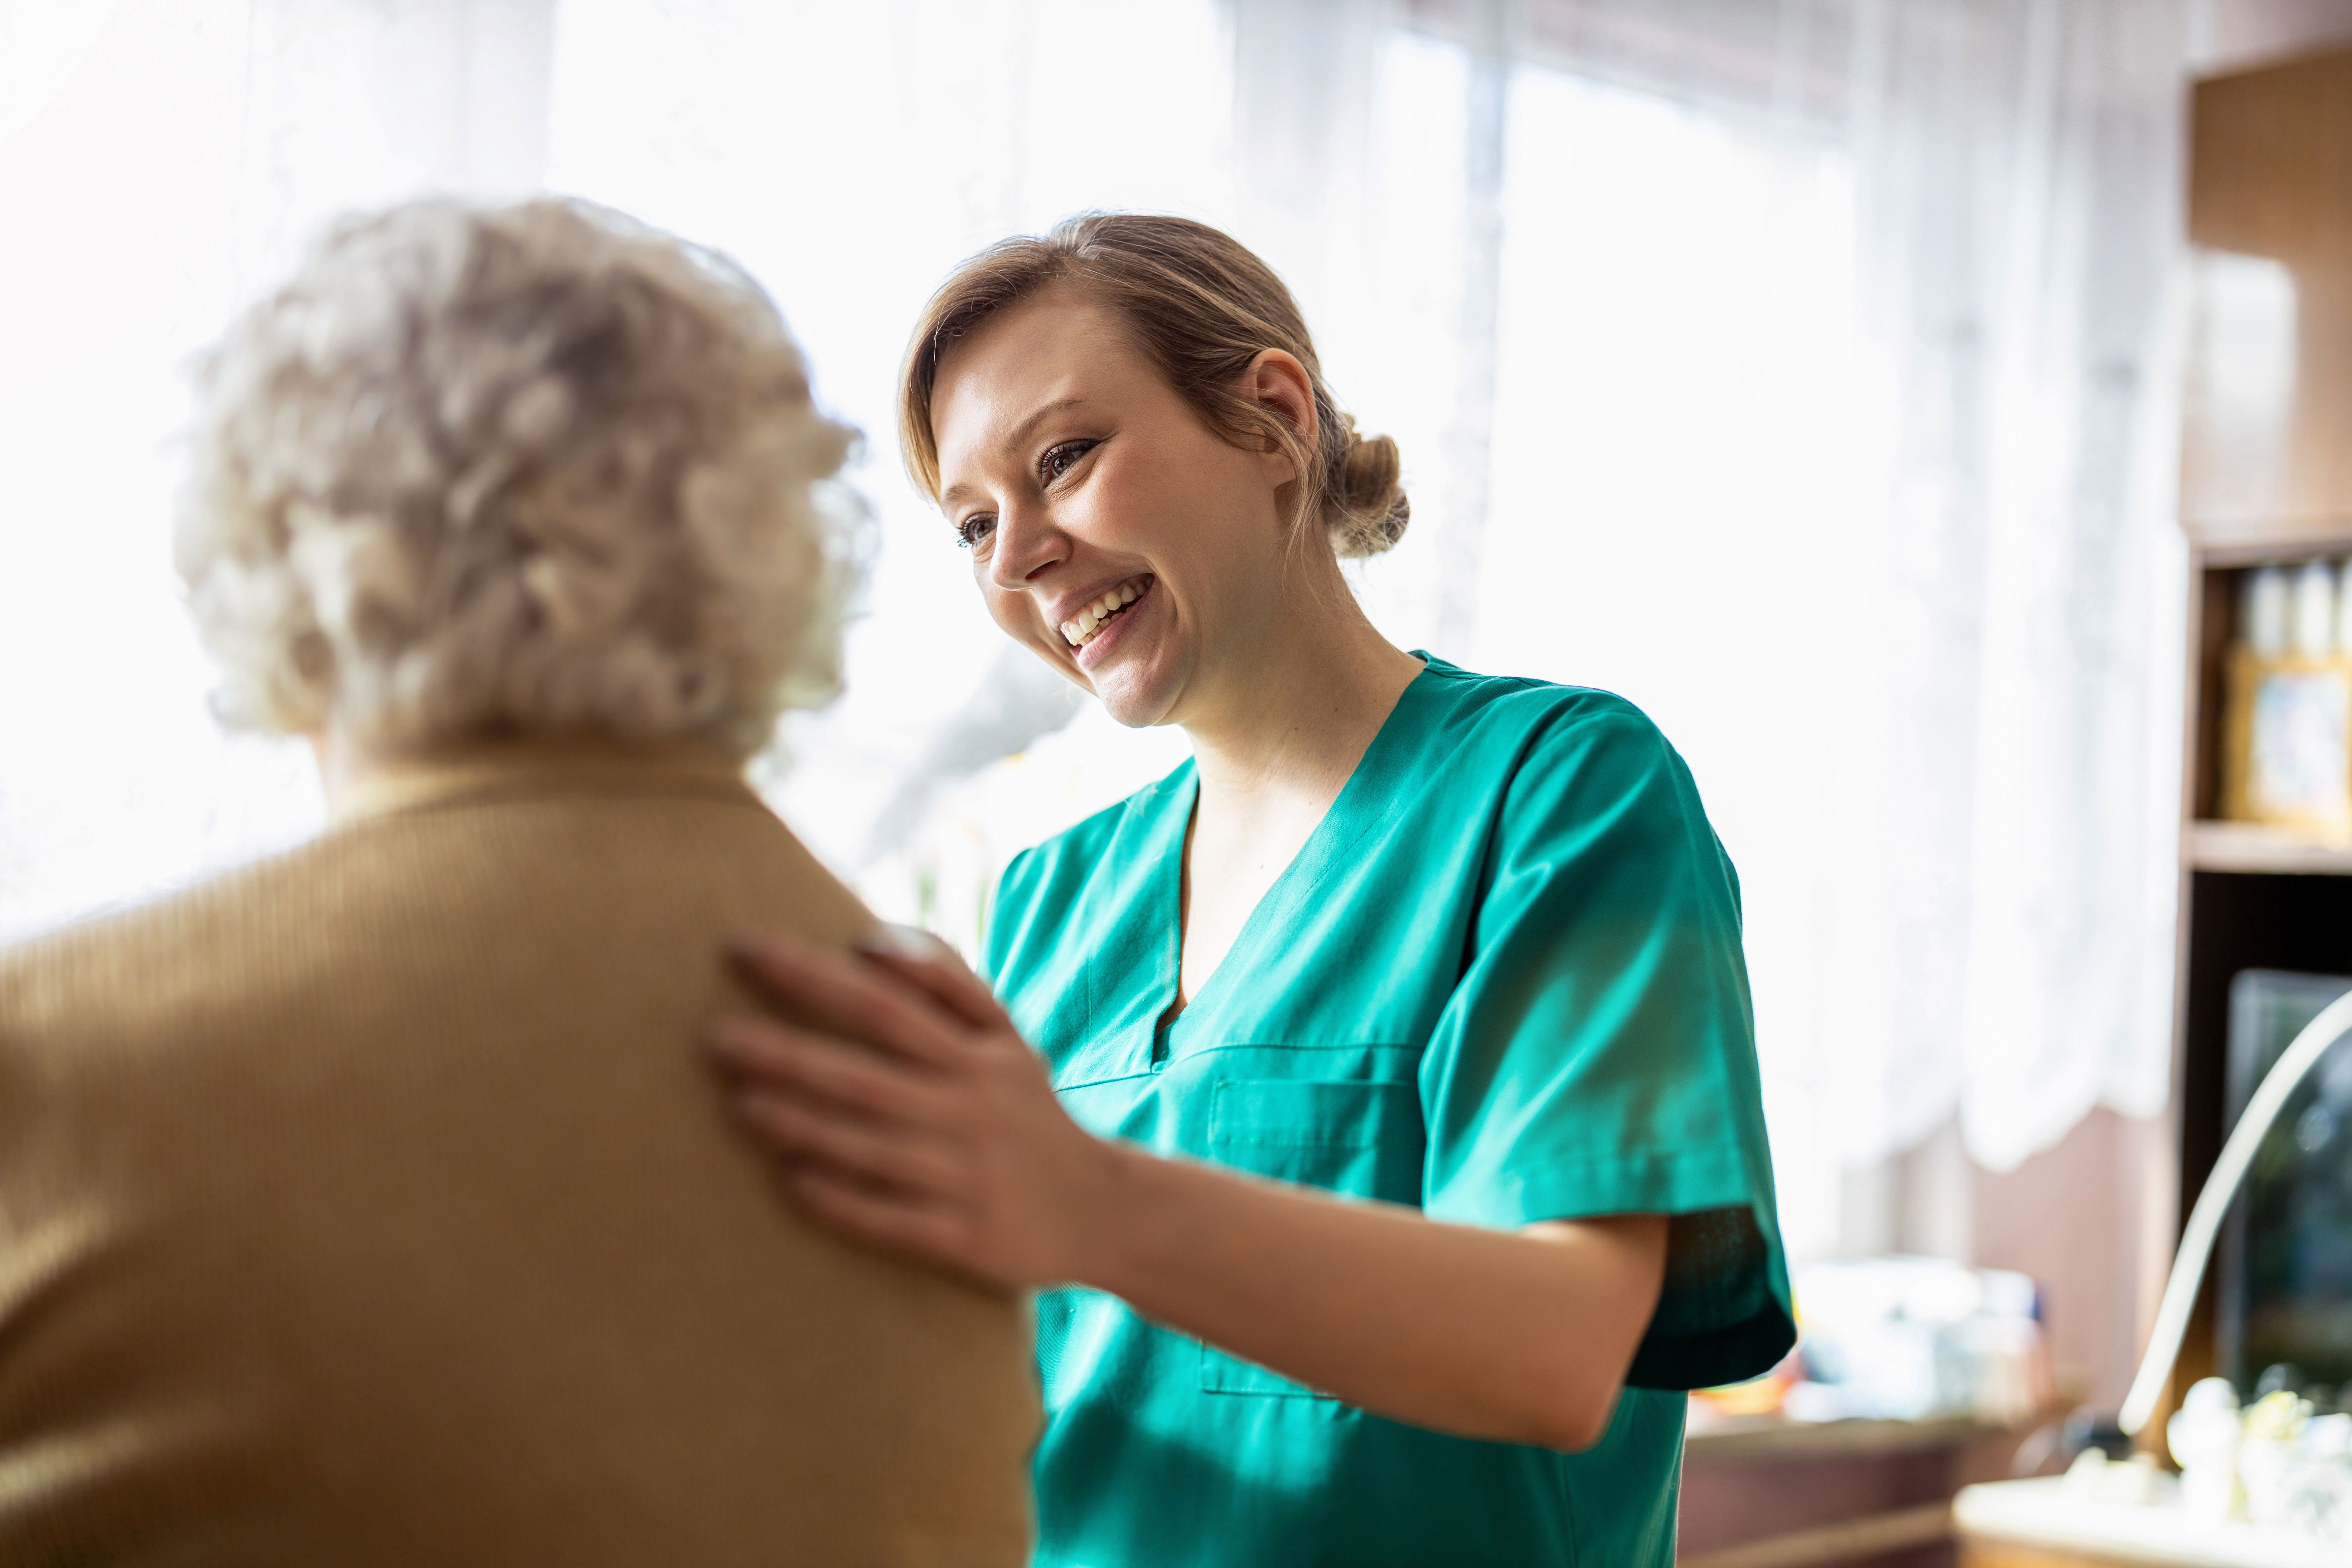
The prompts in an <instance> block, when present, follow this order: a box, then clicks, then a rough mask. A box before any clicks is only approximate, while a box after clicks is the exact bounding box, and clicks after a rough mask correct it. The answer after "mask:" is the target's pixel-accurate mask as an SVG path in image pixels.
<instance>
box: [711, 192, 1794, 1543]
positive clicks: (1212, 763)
mask: <svg viewBox="0 0 2352 1568" xmlns="http://www.w3.org/2000/svg"><path fill="white" fill-rule="evenodd" d="M901 411H902V436H903V438H904V442H905V446H906V449H907V455H908V466H909V468H910V469H911V471H912V472H913V474H914V476H915V478H916V479H917V481H918V482H919V484H921V485H922V486H923V487H924V489H926V490H927V491H928V492H929V493H930V494H932V495H934V496H935V497H937V498H938V500H939V501H940V506H941V508H942V509H943V510H944V511H945V513H946V515H947V518H948V521H949V522H950V524H951V525H952V528H953V530H954V537H955V539H956V540H957V542H960V543H961V544H963V545H964V546H966V547H968V548H969V549H970V550H971V557H972V566H973V573H974V576H975V578H976V579H977V581H978V584H979V587H980V591H981V594H982V597H983V598H984V599H985V600H986V602H987V605H988V608H989V613H990V614H991V615H992V616H993V617H994V618H995V620H996V622H997V624H998V625H999V626H1002V627H1003V629H1004V631H1005V633H1006V634H1007V635H1008V636H1010V637H1013V638H1014V639H1015V640H1017V641H1019V642H1021V643H1023V644H1024V645H1025V646H1027V647H1030V648H1031V649H1033V650H1034V652H1035V653H1036V654H1037V655H1038V656H1039V657H1040V658H1044V659H1045V660H1046V661H1047V662H1048V663H1049V664H1051V665H1053V666H1054V667H1055V668H1057V669H1059V670H1060V671H1062V672H1063V673H1064V674H1065V675H1066V676H1067V677H1068V678H1069V679H1071V680H1073V681H1075V682H1076V683H1077V684H1078V685H1079V686H1081V687H1083V688H1084V689H1087V690H1088V691H1091V692H1093V693H1094V694H1095V695H1096V696H1097V697H1098V698H1100V699H1101V700H1102V702H1103V703H1104V705H1105V707H1106V708H1107V709H1108V710H1109V711H1110V712H1111V714H1112V715H1113V716H1114V717H1115V718H1117V719H1118V720H1119V721H1120V722H1122V723H1125V724H1129V725H1144V724H1177V725H1181V727H1182V728H1183V729H1184V731H1185V732H1186V734H1187V736H1188V738H1189V739H1190V740H1191V742H1192V749H1193V760H1192V762H1190V763H1186V764H1185V765H1184V766H1182V767H1181V768H1179V769H1178V770H1177V771H1176V772H1175V773H1171V775H1169V777H1167V778H1166V779H1164V780H1162V781H1161V782H1160V783H1159V784H1155V785H1153V786H1151V787H1150V788H1149V789H1146V790H1144V791H1142V792H1140V793H1139V794H1138V795H1135V796H1133V797H1132V798H1130V799H1129V800H1128V801H1126V802H1124V803H1122V804H1121V805H1118V806H1116V807H1114V808H1112V809H1111V810H1109V811H1107V812H1104V813H1102V814H1100V815H1099V816H1095V817H1093V818H1091V819H1089V820H1088V821H1087V822H1084V823H1081V824H1080V825H1079V826H1076V827H1075V828H1072V829H1071V830H1069V831H1068V832H1066V833H1065V834H1062V835H1061V836H1059V837H1055V838H1054V839H1052V840H1049V841H1048V842H1046V843H1045V844H1044V845H1041V846H1039V847H1036V848H1034V849H1033V850H1030V851H1028V852H1027V853H1025V854H1024V855H1023V856H1021V857H1019V858H1017V859H1015V861H1014V862H1013V865H1012V866H1011V867H1010V868H1008V869H1007V871H1006V872H1005V876H1004V881H1003V889H1002V891H1001V893H1000V896H999V899H998V901H997V906H996V915H995V920H994V923H993V926H992V931H991V932H990V934H989V938H988V942H987V954H986V958H987V963H986V967H987V970H988V973H989V977H990V980H991V981H992V983H993V985H994V987H995V993H996V994H992V993H991V991H990V988H989V986H988V985H985V984H982V983H980V982H979V981H977V980H975V979H973V978H972V977H971V976H970V975H968V974H966V973H963V972H961V970H960V969H959V968H957V967H956V966H955V965H954V964H953V963H951V962H949V961H946V960H943V959H940V958H937V957H931V956H925V955H922V954H919V953H910V952H894V951H889V950H888V949H887V947H877V949H876V950H875V951H874V952H870V953H868V954H867V955H866V956H865V957H864V958H863V959H862V960H859V961H857V962H854V963H853V962H848V961H840V960H833V959H829V958H827V957H825V956H824V955H822V954H819V953H815V952H809V951H805V950H803V949H800V948H797V947H794V946H793V945H792V944H790V943H786V942H772V941H754V942H750V943H747V945H746V948H745V950H744V954H743V957H744V968H745V970H746V973H747V974H749V975H750V977H751V978H752V979H753V980H754V981H755V983H757V984H760V985H761V987H763V988H764V989H765V990H766V991H768V992H769V993H770V994H772V995H774V996H775V997H776V998H777V999H778V1000H780V1001H782V1002H783V1003H786V1004H788V1005H790V1007H791V1008H792V1009H793V1014H794V1016H796V1017H798V1018H799V1019H801V1020H803V1022H801V1023H798V1024H791V1023H786V1022H783V1021H781V1020H780V1019H777V1018H771V1017H752V1016H744V1017H737V1018H731V1019H729V1020H726V1021H725V1022H724V1023H722V1024H721V1025H720V1026H719V1028H718V1030H717V1031H716V1034H715V1038H714V1045H715V1047H716V1049H717V1050H718V1052H719V1058H720V1060H721V1062H722V1063H723V1064H724V1066H725V1067H726V1068H727V1069H728V1071H729V1073H730V1079H731V1081H732V1082H733V1084H734V1086H735V1089H736V1090H737V1093H738V1097H739V1103H740V1107H741V1109H742V1110H743V1113H744V1116H745V1119H746V1121H747V1123H748V1124H749V1125H750V1126H751V1128H752V1129H753V1130H754V1131H756V1132H757V1133H759V1134H760V1135H761V1137H762V1138H764V1139H765V1140H766V1141H767V1142H770V1143H771V1144H772V1145H773V1146H774V1147H775V1148H776V1149H777V1150H778V1151H779V1152H780V1154H781V1155H782V1158H783V1159H784V1160H785V1161H786V1162H787V1165H788V1169H789V1170H790V1172H791V1174H792V1184H793V1192H794V1194H796V1196H797V1198H798V1199H799V1201H800V1202H801V1203H802V1204H803V1205H804V1206H805V1207H806V1209H807V1210H808V1212H809V1213H811V1214H812V1215H814V1216H815V1217H816V1218H817V1219H818V1220H819V1221H820V1222H822V1223H824V1224H826V1225H829V1226H832V1227H834V1228H835V1229H836V1230H838V1231H839V1232H841V1233H842V1234H844V1235H845V1236H847V1237H852V1238H854V1239H856V1240H858V1241H861V1242H864V1243H866V1244H868V1245H872V1246H877V1247H884V1248H887V1249H890V1250H893V1251H897V1252H900V1253H903V1254H908V1255H910V1256H913V1257H916V1258H921V1259H924V1260H927V1261H929V1262H932V1263H935V1264H938V1265H941V1266H944V1267H947V1268H953V1269H956V1270H959V1271H961V1272H963V1273H966V1274H970V1275H974V1276H978V1277H980V1278H982V1279H987V1280H990V1281H993V1282H995V1283H997V1284H1000V1285H1002V1286H1004V1287H1007V1288H1012V1289H1025V1288H1036V1289H1041V1290H1042V1291H1043V1294H1042V1295H1041V1296H1040V1297H1039V1299H1038V1303H1037V1316H1038V1351H1039V1365H1040V1370H1041V1374H1042V1376H1043V1379H1044V1383H1045V1403H1046V1409H1047V1427H1046V1431H1045V1436H1044V1439H1043V1440H1042V1442H1041V1444H1040V1447H1039V1449H1038V1453H1037V1458H1036V1465H1035V1475H1036V1482H1037V1490H1038V1527H1039V1534H1040V1540H1039V1548H1038V1555H1037V1561H1038V1563H1045V1564H1072V1565H1075V1564H1080V1563H1086V1564H1092V1565H1094V1568H1142V1565H1146V1564H1159V1563H1168V1564H1178V1563H1186V1564H1190V1563H1219V1564H1222V1565H1225V1568H1255V1565H1256V1564H1266V1565H1269V1568H1270V1565H1273V1564H1277V1563H1278V1564H1283V1565H1285V1568H1290V1565H1296V1564H1301V1563H1348V1564H1356V1565H1363V1564H1381V1563H1398V1564H1406V1563H1412V1564H1426V1563H1450V1564H1479V1563H1496V1564H1503V1563H1508V1564H1513V1565H1528V1564H1540V1563H1562V1564H1565V1563H1579V1562H1581V1563H1609V1564H1612V1568H1614V1565H1630V1568H1649V1565H1655V1568H1665V1565H1666V1564H1668V1563H1671V1562H1672V1559H1673V1552H1674V1547H1673V1539H1674V1528H1673V1522H1674V1500H1675V1488H1676V1482H1677V1478H1678V1475H1679V1465H1680V1455H1681V1435H1682V1393H1683V1391H1684V1390H1686V1389H1689V1388H1693V1387H1699V1386H1705V1385H1707V1384H1717V1383H1725V1382H1730V1381H1734V1380H1737V1379H1739V1378H1742V1377H1747V1376H1751V1375H1754V1374H1757V1373H1761V1372H1763V1371H1764V1370H1766V1369H1767V1368H1769V1366H1770V1365H1771V1364H1772V1363H1773V1362H1774V1361H1776V1360H1777V1359H1778V1358H1779V1357H1780V1355H1781V1354H1782V1353H1783V1352H1785V1351H1786V1350H1787V1349H1788V1347H1789V1344H1790V1342H1791V1340H1792V1338H1793V1328H1792V1324H1791V1321H1790V1311H1789V1304H1788V1300H1789V1299H1788V1284H1787V1279H1786V1271H1785V1268H1784V1266H1783V1263H1782V1259H1781V1256H1780V1239H1779V1234H1778V1229H1777V1226H1776V1222H1775V1219H1774V1213H1773V1201H1772V1190H1771V1176H1770V1166H1769V1157H1768V1154H1767V1151H1766V1147H1765V1140H1764V1131H1763V1125H1762V1118H1761V1113H1760V1109H1759V1095H1758V1088H1757V1074H1756V1062H1755V1051H1754V1046H1753V1041H1752V1029H1751V1026H1750V1020H1749V1014H1748V987H1747V976H1746V971H1745V968H1744V965H1743V963H1742V959H1741V954H1740V945H1739V908H1738V881H1737V879H1736V878H1735V876H1734V874H1733V872H1732V869H1731V866H1730V863H1729V861H1728V860H1727V858H1726V857H1725V856H1724V854H1723V851H1722V848H1721V847H1720V845H1719V844H1718V843H1717V839H1716V837H1715V835H1714V833H1713V831H1712V830H1711V829H1710V828H1709V827H1708V826H1707V823H1706V817H1705V815H1704V813H1703V812H1702V810H1701V808H1700V805H1699V801H1698V796H1697V793H1696V788H1695V786H1694V785H1693V784H1692V782H1691V778H1690V775H1689V773H1688V772H1687V770H1686V769H1685V767H1684V765H1683V763H1682V761H1681V759H1680V758H1679V757H1677V756H1676V755H1675V752H1674V751H1673V750H1672V748H1670V747H1669V746H1668V745H1667V744H1666V743H1665V742H1664V738H1663V737H1661V736H1660V735H1659V734H1658V732H1657V731H1656V730H1655V729H1654V727H1653V726H1652V725H1651V724H1650V723H1649V722H1648V721H1646V720H1645V719H1643V716H1642V715H1641V714H1640V713H1639V712H1638V711H1637V710H1634V709H1633V707H1632V706H1631V705H1629V704H1627V703H1625V702H1624V701H1622V700H1620V699H1617V698H1614V697H1611V696H1609V695H1607V694H1605V693H1601V692H1597V691H1591V690H1586V689H1578V688H1570V687H1559V686H1550V685H1546V684H1543V683H1540V682H1537V681H1531V680H1521V679H1495V678H1488V677H1483V676H1476V675H1472V674H1470V673H1468V672H1466V671H1464V670H1461V669H1457V668H1454V667H1453V666H1451V665H1448V664H1446V663H1444V661H1443V660H1440V659H1436V658H1429V657H1427V656H1425V655H1419V654H1409V653H1406V652H1403V651H1402V650H1400V649H1398V648H1396V647H1392V646H1391V645H1390V644H1389V643H1388V642H1387V641H1386V640H1385V639H1383V638H1382V637H1381V636H1380V634H1379V633H1378V631H1377V630H1376V629H1375V628H1374V627H1373V626H1371V624H1370V621H1369V620H1368V619H1366V617H1365V616H1363V614H1362V612H1361V611H1360V608H1359V607H1358V606H1357V604H1356V602H1355V599H1354V597H1353V595H1351V594H1350V593H1349V588H1348V585H1347V583H1346V580H1345V579H1344V577H1343V576H1342V575H1341V573H1340V569H1339V558H1340V557H1341V556H1343V555H1360V554H1369V553H1371V552H1376V551H1378V550H1381V549H1385V548H1386V547H1387V546H1388V545H1389V544H1391V543H1393V542H1395V540H1396V539H1397V537H1398V536H1399V535H1400V534H1402V531H1403V529H1404V526H1405V522H1406V519H1407V516H1408V513H1407V510H1406V506H1405V502H1404V499H1403V495H1402V490H1401V489H1399V485H1398V475H1399V464H1398V459H1397V453H1396V448H1395V447H1394V446H1393V445H1392V444H1391V443H1390V442H1388V441H1387V440H1386V439H1385V438H1371V439H1366V438H1364V437H1360V436H1358V435H1357V434H1356V432H1355V430H1354V428H1353V426H1352V423H1351V422H1350V421H1349V420H1348V419H1347V418H1346V416H1343V415H1342V414H1340V412H1339V408H1338V406H1337V405H1336V403H1335V402H1334V400H1333V398H1332V396H1331V394H1330V392H1329V389H1328V388H1327V387H1326V386H1325V385H1324V384H1323V380H1322V375H1321V372H1320V370H1319V368H1318V363H1317V359H1316V355H1315V350H1314V346H1313V343H1312V342H1311V340H1310V339H1309V337H1308V335H1307V328H1306V325H1305V323H1304V321H1302V320H1301V319H1300V317H1299V314H1298V311H1297V306H1296V305H1295V304H1294V303H1293V302H1292V300H1291V298H1290V295H1289V293H1288V291H1287V290H1286V289H1285V288H1284V287H1283V285H1282V283H1281V281H1280V280H1279V279H1277V278H1276V276H1275V275H1274V273H1273V272H1272V271H1271V270H1270V269H1268V268H1266V267H1265V264H1264V263H1263V262H1261V261H1260V260H1259V259H1258V258H1256V257H1255V256H1253V255H1252V254H1250V252H1249V251H1247V250H1246V249H1244V247H1242V246H1240V245H1239V244H1237V243H1235V242H1234V240H1233V239H1231V238H1230V237H1227V236H1225V235H1223V234H1221V233H1219V232H1217V231H1216V230H1214V229H1212V228H1209V227H1206V226H1202V225H1200V224H1196V223H1192V222H1188V221H1186V220H1183V219H1179V218H1171V217H1153V216H1118V215H1112V216H1103V215H1097V216H1087V217H1083V218H1078V219H1074V220H1072V221H1070V222H1068V223H1066V224H1064V225H1062V226H1060V227H1058V228H1056V229H1055V230H1054V231H1053V232H1052V233H1051V234H1049V235H1046V236H1044V237H1034V238H1019V239H1013V240H1008V241H1006V242H1004V243H1003V244H1001V245H999V246H997V247H993V248H992V249H991V250H989V251H987V252H985V253H983V254H982V255H981V256H980V257H978V258H974V259H973V260H972V261H971V262H970V263H967V264H966V266H965V267H964V268H961V270H960V271H959V272H958V273H957V274H956V275H955V276H954V277H953V278H951V279H950V280H949V281H948V283H947V284H946V285H945V287H944V288H942V289H941V290H940V294H939V295H938V296H937V297H936V298H935V299H934V300H933V301H932V303H931V305H930V308H929V310H928V311H927V312H926V314H925V317H924V319H923V321H922V322H921V323H920V325H919V328H918V330H917V331H916V333H915V337H914V342H913V346H912V348H911V350H910V352H909V353H908V363H907V367H906V373H905V378H904V383H903V387H902V405H901ZM1000 994H1001V996H1002V997H1003V1001H1002V1003H1000V1002H999V1001H998V999H997V997H998V995H1000Z"/></svg>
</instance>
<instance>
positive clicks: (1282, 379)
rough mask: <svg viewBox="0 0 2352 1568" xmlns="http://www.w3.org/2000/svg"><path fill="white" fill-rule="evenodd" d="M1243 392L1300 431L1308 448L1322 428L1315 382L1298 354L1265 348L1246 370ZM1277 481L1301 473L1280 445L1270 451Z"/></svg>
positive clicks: (1284, 481)
mask: <svg viewBox="0 0 2352 1568" xmlns="http://www.w3.org/2000/svg"><path fill="white" fill-rule="evenodd" d="M1240 390H1241V395H1243V396H1244V397H1246V398H1248V399H1249V400H1250V401H1251V402H1252V403H1255V404H1256V405H1258V406H1259V407H1261V408H1263V409H1265V411H1266V412H1267V413H1268V414H1271V415H1273V416H1275V417H1276V418H1277V419H1279V420H1281V421H1282V422H1283V423H1284V424H1286V425H1287V426H1290V427H1291V428H1292V429H1294V430H1296V431H1297V432H1298V441H1299V445H1301V446H1303V447H1306V448H1307V450H1308V451H1310V452H1312V451H1313V450H1315V443H1316V440H1317V438H1318V437H1319V436H1320V435H1321V433H1322V432H1321V430H1320V428H1319V426H1318V424H1317V421H1316V417H1315V381H1314V378H1313V377H1311V376H1309V375H1308V374H1307V367H1306V366H1305V365H1303V364H1301V363H1298V358H1297V355H1295V354H1291V353H1285V352H1284V351H1283V350H1281V349H1262V350H1260V351H1259V352H1258V356H1257V357H1256V358H1255V359H1254V360H1252V361H1250V363H1249V368H1248V369H1247V370H1244V372H1242V382H1241V389H1240ZM1266 461H1267V462H1268V463H1269V464H1271V465H1273V477H1274V482H1275V483H1276V484H1278V485H1286V484H1288V483H1290V482H1291V481H1292V480H1293V479H1297V478H1298V477H1299V476H1298V474H1297V471H1296V470H1295V469H1294V468H1292V466H1291V462H1290V458H1288V456H1286V454H1285V453H1284V452H1283V451H1282V449H1281V448H1280V447H1276V449H1275V450H1273V451H1271V452H1268V453H1267V454H1266Z"/></svg>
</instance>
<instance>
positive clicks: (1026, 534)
mask: <svg viewBox="0 0 2352 1568" xmlns="http://www.w3.org/2000/svg"><path fill="white" fill-rule="evenodd" d="M1069 553H1070V541H1069V536H1068V535H1067V534H1066V533H1064V532H1063V531H1061V530H1060V529H1058V528H1056V527H1055V526H1054V523H1053V521H1052V519H1051V518H1049V517H1048V516H1047V515H1046V514H1045V511H1044V510H1043V509H1042V508H1037V507H1031V506H1025V505H1015V506H1008V507H1006V508H1005V509H1004V510H1003V511H1001V512H999V513H998V514H997V518H996V548H995V549H994V550H992V551H990V552H989V556H988V580H989V582H990V583H991V584H993V585H994V586H996V587H998V588H1001V589H1003V590H1004V591H1006V592H1008V593H1009V592H1013V591H1014V590H1017V589H1021V588H1026V587H1030V586H1032V585H1033V584H1035V583H1036V581H1037V579H1038V578H1039V577H1040V576H1041V575H1043V574H1045V572H1046V571H1047V570H1048V569H1049V568H1051V567H1052V566H1054V565H1055V564H1056V563H1059V562H1062V561H1066V560H1067V559H1068V558H1069Z"/></svg>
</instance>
